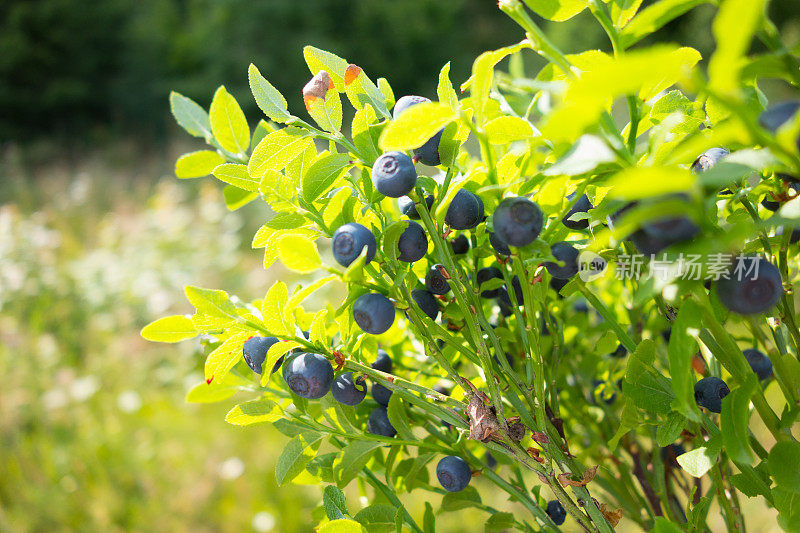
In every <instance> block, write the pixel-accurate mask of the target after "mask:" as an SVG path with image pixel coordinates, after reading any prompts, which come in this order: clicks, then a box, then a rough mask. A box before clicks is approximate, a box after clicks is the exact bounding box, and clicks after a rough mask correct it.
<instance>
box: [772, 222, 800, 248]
mask: <svg viewBox="0 0 800 533" xmlns="http://www.w3.org/2000/svg"><path fill="white" fill-rule="evenodd" d="M775 235H776V236H777V237H782V236H783V226H779V227H777V228H776V229H775ZM797 241H800V228H794V229H793V230H792V234H791V235H790V236H789V244H796V243H797Z"/></svg>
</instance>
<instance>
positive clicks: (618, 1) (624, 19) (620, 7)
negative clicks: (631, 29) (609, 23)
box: [611, 0, 642, 28]
mask: <svg viewBox="0 0 800 533" xmlns="http://www.w3.org/2000/svg"><path fill="white" fill-rule="evenodd" d="M641 5H642V0H614V1H613V2H611V19H612V20H613V21H614V26H616V27H617V28H624V27H625V26H626V25H627V24H628V22H630V20H631V18H633V16H634V15H635V14H636V12H637V11H638V10H639V7H641Z"/></svg>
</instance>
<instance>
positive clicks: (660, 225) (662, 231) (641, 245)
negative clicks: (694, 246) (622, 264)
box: [630, 216, 700, 255]
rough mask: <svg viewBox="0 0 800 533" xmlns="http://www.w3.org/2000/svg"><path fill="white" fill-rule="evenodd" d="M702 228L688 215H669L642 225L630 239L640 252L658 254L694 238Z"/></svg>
mask: <svg viewBox="0 0 800 533" xmlns="http://www.w3.org/2000/svg"><path fill="white" fill-rule="evenodd" d="M699 233H700V228H698V227H697V225H695V223H694V222H693V221H692V220H691V219H690V218H688V217H685V216H678V217H668V218H664V219H660V220H657V221H654V222H649V223H647V224H644V225H642V227H641V229H639V230H638V231H636V232H634V233H633V234H632V235H631V237H630V240H631V242H633V245H634V246H636V249H637V250H639V252H640V253H642V254H645V255H651V254H657V253H659V252H661V251H662V250H664V249H665V248H667V247H669V246H672V245H673V244H677V243H679V242H685V241H689V240H691V239H693V238H694V237H696V236H697V235H698V234H699Z"/></svg>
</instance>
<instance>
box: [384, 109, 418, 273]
mask: <svg viewBox="0 0 800 533" xmlns="http://www.w3.org/2000/svg"><path fill="white" fill-rule="evenodd" d="M418 105H421V104H418ZM415 107H416V106H415ZM406 229H408V221H407V220H398V221H397V222H392V223H391V224H390V225H389V227H387V228H386V229H385V230H384V231H383V252H384V253H385V254H386V255H388V256H389V257H390V258H391V259H392V261H397V253H398V252H399V249H398V248H397V243H398V241H399V240H400V235H402V234H403V232H404V231H405V230H406Z"/></svg>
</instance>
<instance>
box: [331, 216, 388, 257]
mask: <svg viewBox="0 0 800 533" xmlns="http://www.w3.org/2000/svg"><path fill="white" fill-rule="evenodd" d="M331 242H332V244H331V248H332V249H333V257H334V259H336V262H337V263H339V264H340V265H342V266H344V267H346V266H350V263H352V262H353V261H355V260H356V259H357V258H358V256H359V255H361V251H362V250H363V249H364V247H365V246H366V247H367V257H366V263H369V262H370V261H372V259H373V258H374V257H375V251H376V250H377V248H378V245H377V243H376V242H375V236H374V235H373V234H372V232H371V231H370V230H369V229H367V228H366V227H365V226H362V225H361V224H357V223H355V222H350V223H348V224H342V225H341V226H339V227H338V228H337V229H336V231H335V232H334V233H333V240H332V241H331Z"/></svg>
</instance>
